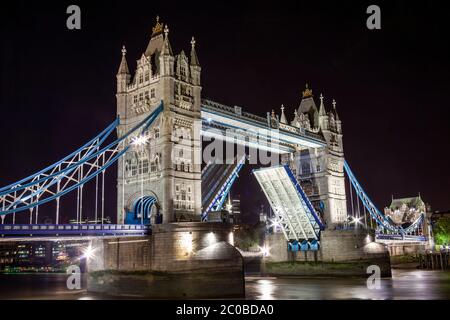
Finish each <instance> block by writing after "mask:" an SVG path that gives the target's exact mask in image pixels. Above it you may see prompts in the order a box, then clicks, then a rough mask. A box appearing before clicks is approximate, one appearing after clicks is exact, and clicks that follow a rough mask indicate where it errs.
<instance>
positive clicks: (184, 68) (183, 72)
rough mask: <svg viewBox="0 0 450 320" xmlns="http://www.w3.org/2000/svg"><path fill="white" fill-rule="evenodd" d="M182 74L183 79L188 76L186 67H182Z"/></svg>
mask: <svg viewBox="0 0 450 320" xmlns="http://www.w3.org/2000/svg"><path fill="white" fill-rule="evenodd" d="M180 73H181V75H182V76H183V77H185V76H186V67H185V66H181V68H180Z"/></svg>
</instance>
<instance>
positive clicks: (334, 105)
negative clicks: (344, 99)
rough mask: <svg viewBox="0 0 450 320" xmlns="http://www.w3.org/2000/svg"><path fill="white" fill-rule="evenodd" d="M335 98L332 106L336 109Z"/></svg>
mask: <svg viewBox="0 0 450 320" xmlns="http://www.w3.org/2000/svg"><path fill="white" fill-rule="evenodd" d="M336 104H337V103H336V100H334V99H333V108H334V109H336Z"/></svg>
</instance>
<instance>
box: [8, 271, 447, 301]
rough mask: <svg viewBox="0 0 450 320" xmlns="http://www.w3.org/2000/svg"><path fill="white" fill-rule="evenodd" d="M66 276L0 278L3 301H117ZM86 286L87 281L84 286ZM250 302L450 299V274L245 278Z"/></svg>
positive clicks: (26, 275)
mask: <svg viewBox="0 0 450 320" xmlns="http://www.w3.org/2000/svg"><path fill="white" fill-rule="evenodd" d="M66 279H67V276H66V275H65V274H15V275H0V299H59V300H61V299H62V300H66V299H89V300H90V299H111V298H112V299H114V297H108V296H102V295H93V294H90V293H87V292H86V291H84V290H81V291H77V292H73V291H69V290H68V289H67V287H66ZM82 286H83V287H85V282H84V281H83V284H82ZM246 294H247V299H269V300H270V299H302V300H307V299H317V300H318V299H420V300H422V299H423V300H433V299H450V273H449V272H441V271H422V270H393V276H392V279H382V280H381V289H379V290H369V289H368V288H367V285H366V280H365V279H358V278H320V279H317V278H258V277H248V278H247V279H246Z"/></svg>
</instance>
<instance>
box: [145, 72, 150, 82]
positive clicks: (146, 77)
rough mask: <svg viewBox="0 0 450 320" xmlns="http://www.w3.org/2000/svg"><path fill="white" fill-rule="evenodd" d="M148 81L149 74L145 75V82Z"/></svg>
mask: <svg viewBox="0 0 450 320" xmlns="http://www.w3.org/2000/svg"><path fill="white" fill-rule="evenodd" d="M149 80H150V72H146V73H145V82H148V81H149Z"/></svg>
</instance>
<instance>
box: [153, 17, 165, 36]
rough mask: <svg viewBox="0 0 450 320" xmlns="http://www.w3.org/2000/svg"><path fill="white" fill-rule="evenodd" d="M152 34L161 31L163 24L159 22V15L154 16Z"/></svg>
mask: <svg viewBox="0 0 450 320" xmlns="http://www.w3.org/2000/svg"><path fill="white" fill-rule="evenodd" d="M152 31H153V33H152V36H154V35H157V34H159V33H161V32H162V31H163V24H162V23H159V16H156V25H155V26H154V27H153V29H152Z"/></svg>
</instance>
